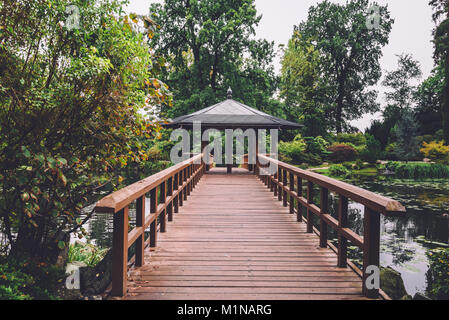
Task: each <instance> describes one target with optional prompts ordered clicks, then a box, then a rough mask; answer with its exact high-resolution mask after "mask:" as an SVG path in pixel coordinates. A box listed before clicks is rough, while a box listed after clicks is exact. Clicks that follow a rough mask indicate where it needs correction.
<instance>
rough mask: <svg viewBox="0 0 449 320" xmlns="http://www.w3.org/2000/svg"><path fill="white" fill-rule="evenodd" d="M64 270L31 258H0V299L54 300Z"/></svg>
mask: <svg viewBox="0 0 449 320" xmlns="http://www.w3.org/2000/svg"><path fill="white" fill-rule="evenodd" d="M64 278H65V272H64V270H62V269H60V268H57V267H55V266H48V265H47V264H45V263H38V262H35V261H33V260H20V259H16V258H11V257H8V258H5V257H3V258H1V259H0V300H32V299H38V300H55V299H57V295H58V288H59V287H60V286H61V283H62V281H63V279H64Z"/></svg>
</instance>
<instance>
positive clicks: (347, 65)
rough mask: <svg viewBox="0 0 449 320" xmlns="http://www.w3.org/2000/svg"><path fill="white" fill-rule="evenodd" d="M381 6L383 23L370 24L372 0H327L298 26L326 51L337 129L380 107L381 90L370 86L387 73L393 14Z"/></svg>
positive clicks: (322, 53)
mask: <svg viewBox="0 0 449 320" xmlns="http://www.w3.org/2000/svg"><path fill="white" fill-rule="evenodd" d="M376 8H378V9H379V16H378V18H379V19H378V22H379V24H378V26H376V27H374V28H368V27H369V26H368V23H367V21H369V20H368V19H369V2H368V0H351V1H348V2H347V3H346V4H345V5H339V4H335V3H331V2H330V1H327V0H326V1H323V2H321V3H319V4H318V5H316V6H313V7H311V8H310V9H309V14H308V18H307V21H305V22H302V23H300V24H299V25H298V26H297V27H295V29H296V30H297V31H298V32H299V33H300V34H301V35H302V36H303V37H304V38H306V39H312V41H313V43H314V44H315V47H316V49H317V50H318V51H319V52H320V57H321V61H320V62H321V66H322V68H323V73H322V77H323V79H325V80H326V90H325V91H326V92H327V96H326V103H327V104H328V105H329V107H330V108H331V110H332V112H331V116H332V118H333V119H334V121H335V129H336V131H337V133H340V132H342V131H343V129H344V128H345V127H346V126H347V121H349V120H353V119H358V118H360V117H361V116H362V115H363V114H364V113H367V112H375V111H377V110H378V109H379V105H378V104H377V103H376V97H377V92H376V91H374V90H371V89H369V87H370V86H372V85H374V84H376V83H377V81H378V80H379V79H380V77H381V69H380V65H379V59H380V57H381V56H382V47H383V46H385V45H386V44H387V43H388V36H389V34H390V31H391V27H392V23H393V19H391V17H390V14H389V12H388V8H387V6H377V7H376Z"/></svg>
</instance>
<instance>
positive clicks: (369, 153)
mask: <svg viewBox="0 0 449 320" xmlns="http://www.w3.org/2000/svg"><path fill="white" fill-rule="evenodd" d="M380 156H381V148H380V142H379V141H377V140H376V138H374V137H373V136H372V135H370V134H368V135H367V139H366V148H365V149H364V150H363V151H362V152H361V153H360V157H361V158H362V160H364V161H367V162H369V163H375V162H376V161H377V160H379V158H380Z"/></svg>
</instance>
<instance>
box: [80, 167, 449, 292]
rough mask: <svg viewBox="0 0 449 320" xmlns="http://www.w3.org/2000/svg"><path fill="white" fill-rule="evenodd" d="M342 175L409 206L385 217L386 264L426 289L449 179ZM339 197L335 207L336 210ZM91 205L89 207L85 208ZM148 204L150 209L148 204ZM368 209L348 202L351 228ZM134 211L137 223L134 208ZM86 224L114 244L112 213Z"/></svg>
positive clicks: (442, 235)
mask: <svg viewBox="0 0 449 320" xmlns="http://www.w3.org/2000/svg"><path fill="white" fill-rule="evenodd" d="M342 180H344V181H346V182H348V183H351V184H354V185H356V186H359V187H362V188H364V189H367V190H370V191H373V192H376V193H379V194H382V195H384V196H388V197H391V198H393V199H395V200H398V201H400V202H401V203H402V204H403V205H404V206H405V207H406V208H407V213H406V214H405V216H404V217H400V218H396V217H395V218H391V217H383V216H382V220H381V257H380V258H381V265H382V266H385V267H386V266H391V267H393V268H394V269H395V270H397V271H399V272H400V273H401V274H402V277H403V279H404V283H405V287H406V290H407V292H408V294H410V295H414V294H415V293H416V292H417V291H419V292H423V293H424V292H425V290H426V286H427V283H426V272H427V270H428V268H429V266H428V259H427V257H426V252H427V251H428V250H429V249H431V248H435V247H441V246H446V245H447V244H448V243H449V217H448V214H449V180H419V181H417V180H411V179H395V178H392V177H385V176H377V175H366V176H353V177H352V178H350V179H342ZM336 200H337V199H334V201H333V205H331V210H332V208H333V210H334V211H335V208H336ZM92 208H93V206H90V207H87V208H85V212H89V211H90V210H92ZM146 208H149V203H147V205H146ZM363 211H364V208H363V206H362V205H360V204H357V203H351V202H350V203H349V221H350V227H351V229H352V230H354V231H355V232H357V233H358V234H360V235H362V234H363ZM129 212H130V222H131V224H133V221H134V217H135V210H134V209H133V207H130V210H129ZM334 214H335V213H334ZM85 228H86V230H87V231H88V237H89V238H90V239H91V241H92V242H93V243H95V244H97V245H99V246H101V247H110V246H111V243H112V216H111V215H108V214H94V215H93V217H92V218H91V220H90V221H89V222H88V224H87V226H85Z"/></svg>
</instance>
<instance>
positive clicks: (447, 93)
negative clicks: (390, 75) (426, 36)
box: [429, 0, 449, 141]
mask: <svg viewBox="0 0 449 320" xmlns="http://www.w3.org/2000/svg"><path fill="white" fill-rule="evenodd" d="M429 4H430V5H431V6H432V7H433V9H434V14H433V20H434V22H435V23H436V24H438V25H437V27H436V28H435V30H434V33H433V35H434V44H435V54H434V57H435V62H436V64H437V65H442V68H443V74H444V86H443V90H442V94H441V115H442V125H443V133H444V136H443V139H444V140H446V141H449V1H448V0H430V2H429Z"/></svg>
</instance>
